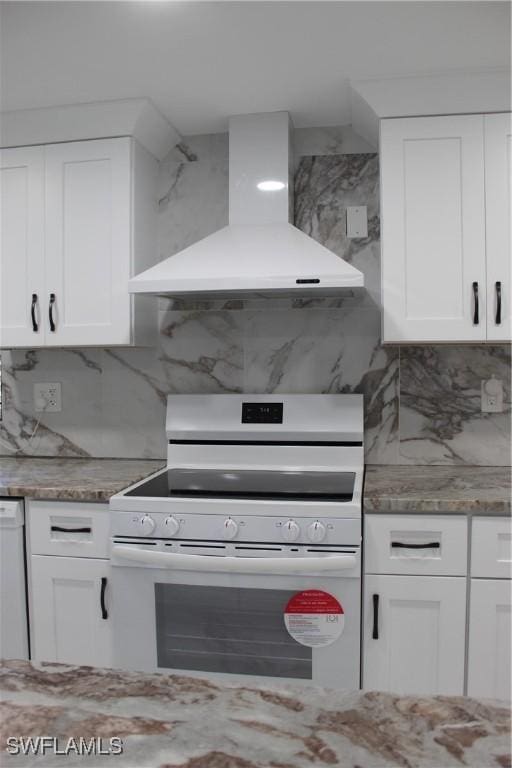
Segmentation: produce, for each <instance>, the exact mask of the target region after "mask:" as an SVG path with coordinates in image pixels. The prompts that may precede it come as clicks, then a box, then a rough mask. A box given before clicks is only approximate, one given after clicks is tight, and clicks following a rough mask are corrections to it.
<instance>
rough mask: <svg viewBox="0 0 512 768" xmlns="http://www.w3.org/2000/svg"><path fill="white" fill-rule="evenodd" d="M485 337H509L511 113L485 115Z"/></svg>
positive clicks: (511, 201)
mask: <svg viewBox="0 0 512 768" xmlns="http://www.w3.org/2000/svg"><path fill="white" fill-rule="evenodd" d="M484 119H485V124H484V128H485V212H486V240H487V338H488V339H490V340H501V341H503V340H508V339H510V338H512V331H511V325H512V317H511V306H512V297H511V289H512V285H511V282H510V281H511V278H512V275H511V269H510V264H511V261H512V253H511V242H510V228H511V221H512V197H511V194H510V185H511V177H512V115H510V114H500V115H485V118H484Z"/></svg>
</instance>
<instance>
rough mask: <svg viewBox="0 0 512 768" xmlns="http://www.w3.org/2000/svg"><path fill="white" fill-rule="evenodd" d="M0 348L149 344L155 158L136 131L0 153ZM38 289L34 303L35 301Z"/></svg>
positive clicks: (152, 311)
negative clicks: (147, 291)
mask: <svg viewBox="0 0 512 768" xmlns="http://www.w3.org/2000/svg"><path fill="white" fill-rule="evenodd" d="M1 159H2V166H1V167H2V172H1V173H2V175H1V179H2V187H1V196H2V224H3V226H2V254H1V258H2V274H1V277H2V306H1V313H2V314H1V317H2V323H1V325H2V337H1V344H2V346H4V347H19V346H22V347H27V346H112V345H118V344H119V345H123V344H135V343H138V344H144V343H151V341H152V331H154V330H155V329H156V311H157V307H156V304H155V302H154V301H152V302H151V301H148V300H147V298H146V297H136V298H134V297H132V296H130V294H129V293H128V280H129V278H130V277H132V275H133V274H136V273H137V272H139V271H141V269H144V268H146V267H147V266H151V264H153V263H154V262H155V261H156V257H157V254H156V247H155V242H156V173H157V161H156V160H155V159H154V158H153V156H152V155H150V153H149V152H147V151H146V150H145V149H143V148H142V147H141V146H140V145H139V144H137V142H136V141H134V140H132V139H130V138H126V137H125V138H116V139H103V140H102V139H100V140H92V141H78V142H65V143H62V144H51V145H46V146H41V147H22V148H15V149H7V150H2V156H1ZM33 296H35V297H36V298H35V300H33Z"/></svg>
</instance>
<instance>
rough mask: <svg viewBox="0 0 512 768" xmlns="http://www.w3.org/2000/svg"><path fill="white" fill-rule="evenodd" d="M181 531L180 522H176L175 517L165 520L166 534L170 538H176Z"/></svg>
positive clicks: (170, 516) (171, 516)
mask: <svg viewBox="0 0 512 768" xmlns="http://www.w3.org/2000/svg"><path fill="white" fill-rule="evenodd" d="M179 529H180V521H179V520H176V518H175V517H173V515H169V517H166V518H165V532H166V533H167V534H168V535H169V536H176V534H177V533H178V531H179Z"/></svg>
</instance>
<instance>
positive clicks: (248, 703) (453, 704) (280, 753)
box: [0, 661, 511, 768]
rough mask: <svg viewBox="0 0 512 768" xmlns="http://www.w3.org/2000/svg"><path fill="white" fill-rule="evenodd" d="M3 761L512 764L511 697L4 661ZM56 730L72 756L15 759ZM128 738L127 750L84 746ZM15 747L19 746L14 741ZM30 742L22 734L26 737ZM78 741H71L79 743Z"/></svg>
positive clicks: (306, 766)
mask: <svg viewBox="0 0 512 768" xmlns="http://www.w3.org/2000/svg"><path fill="white" fill-rule="evenodd" d="M0 706H1V711H2V721H1V736H0V738H1V740H2V744H1V751H2V755H3V756H2V766H5V768H8V767H10V766H13V768H14V767H16V768H25V767H26V766H34V765H38V766H39V765H40V766H46V767H47V768H50V766H51V768H55V767H56V766H57V765H61V764H62V765H66V766H77V765H80V766H84V768H101V767H102V766H103V768H107V767H108V766H110V765H112V766H116V767H117V768H146V767H148V768H149V766H151V768H312V767H313V766H318V767H319V768H320V767H321V766H326V767H327V766H341V767H342V768H451V767H452V766H454V767H455V766H457V768H460V766H470V767H472V768H508V767H509V766H510V764H511V763H510V712H509V709H508V707H507V706H506V705H505V704H503V703H502V704H500V703H498V702H490V701H479V700H476V699H469V698H463V697H445V696H433V697H416V696H397V695H392V694H389V693H375V692H367V693H363V692H360V691H356V692H342V691H332V690H331V691H329V690H325V689H322V688H307V687H298V686H297V687H296V686H286V687H277V686H275V685H261V686H254V685H252V684H251V685H247V686H245V685H234V684H221V683H217V682H212V681H210V680H206V679H203V678H198V677H186V676H181V675H159V674H139V673H133V672H120V671H115V670H99V669H94V668H91V667H69V666H62V665H57V664H44V665H37V666H36V665H32V664H30V663H29V662H25V661H5V662H3V663H2V664H0ZM37 736H48V737H50V738H53V739H56V740H57V741H56V742H55V745H56V746H57V747H58V748H59V749H61V750H66V749H68V748H70V752H68V755H67V757H65V758H64V757H56V756H55V755H54V754H53V753H52V752H51V751H47V753H46V756H45V757H42V756H38V757H34V756H33V755H32V756H24V755H16V756H14V755H10V754H8V753H6V751H5V750H6V746H7V742H6V740H7V739H8V738H9V737H11V738H12V737H16V738H17V739H20V738H21V737H24V738H28V737H32V738H35V737H37ZM80 737H82V739H83V740H85V741H86V742H89V740H91V739H96V740H97V739H99V738H101V739H102V741H101V748H102V749H103V750H107V751H108V749H109V748H110V741H109V740H110V739H111V738H118V739H122V742H123V752H122V754H119V755H114V754H112V755H101V756H97V757H95V756H94V755H88V756H77V755H76V754H75V748H74V744H77V745H78V743H79V740H80ZM11 743H12V742H11ZM18 743H19V742H18ZM69 745H71V746H70V747H69Z"/></svg>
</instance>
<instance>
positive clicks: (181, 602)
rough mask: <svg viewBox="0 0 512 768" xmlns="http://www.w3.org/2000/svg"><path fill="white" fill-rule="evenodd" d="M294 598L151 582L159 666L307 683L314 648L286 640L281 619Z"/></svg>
mask: <svg viewBox="0 0 512 768" xmlns="http://www.w3.org/2000/svg"><path fill="white" fill-rule="evenodd" d="M294 594H295V592H294V591H293V592H292V591H289V590H282V589H279V590H277V589H242V588H237V587H204V586H190V585H182V584H155V615H156V640H157V660H158V666H159V667H164V668H169V669H188V670H195V671H197V672H224V673H226V672H227V673H231V674H238V675H262V676H266V677H291V678H301V679H303V680H311V678H312V649H311V648H307V647H305V646H303V645H300V643H298V642H297V641H296V640H294V639H293V638H292V637H290V635H289V634H288V632H287V630H286V627H285V625H284V620H283V612H284V609H285V606H286V604H287V602H288V600H289V599H290V598H291V597H292V596H293V595H294Z"/></svg>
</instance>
